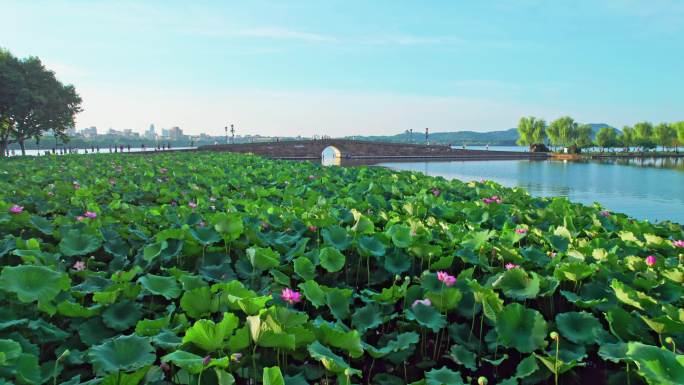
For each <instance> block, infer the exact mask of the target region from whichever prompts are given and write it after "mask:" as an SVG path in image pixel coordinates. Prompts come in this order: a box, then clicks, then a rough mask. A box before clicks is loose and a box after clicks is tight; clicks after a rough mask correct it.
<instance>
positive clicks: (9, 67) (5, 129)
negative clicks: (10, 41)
mask: <svg viewBox="0 0 684 385" xmlns="http://www.w3.org/2000/svg"><path fill="white" fill-rule="evenodd" d="M0 90H2V91H0V93H2V95H0V119H2V120H1V121H2V124H1V125H0V149H1V150H2V155H3V156H4V154H5V150H6V148H7V146H8V145H9V144H11V143H14V142H16V143H19V145H20V147H21V152H22V155H25V154H26V152H25V141H26V140H28V139H31V138H33V139H35V140H39V138H40V137H41V136H42V135H43V134H44V133H45V132H46V131H48V130H52V131H53V133H54V135H55V136H57V137H65V136H66V135H65V131H66V129H67V128H68V127H71V126H73V125H74V118H75V115H76V114H77V113H78V112H80V111H81V108H80V105H81V98H80V97H79V96H78V94H77V93H76V90H75V89H74V87H73V86H71V85H67V86H65V85H63V84H62V83H60V82H59V81H58V80H57V78H56V77H55V74H54V72H52V71H50V70H48V69H47V68H45V66H44V65H43V63H42V62H41V61H40V59H38V58H36V57H29V58H26V59H23V60H19V59H17V58H15V57H14V56H12V55H11V54H10V53H9V52H7V51H0Z"/></svg>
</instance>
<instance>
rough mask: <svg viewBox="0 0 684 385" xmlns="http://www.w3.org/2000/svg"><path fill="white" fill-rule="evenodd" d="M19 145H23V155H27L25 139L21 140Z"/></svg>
mask: <svg viewBox="0 0 684 385" xmlns="http://www.w3.org/2000/svg"><path fill="white" fill-rule="evenodd" d="M19 147H21V156H26V145H25V144H24V139H20V140H19Z"/></svg>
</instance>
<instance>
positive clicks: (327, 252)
mask: <svg viewBox="0 0 684 385" xmlns="http://www.w3.org/2000/svg"><path fill="white" fill-rule="evenodd" d="M318 259H319V260H320V261H321V266H323V268H324V269H325V270H327V271H329V272H331V273H332V272H336V271H340V270H342V268H343V267H344V263H345V261H346V257H345V256H344V254H342V253H340V252H339V251H338V250H337V249H336V248H334V247H324V248H322V249H321V250H320V251H319V254H318Z"/></svg>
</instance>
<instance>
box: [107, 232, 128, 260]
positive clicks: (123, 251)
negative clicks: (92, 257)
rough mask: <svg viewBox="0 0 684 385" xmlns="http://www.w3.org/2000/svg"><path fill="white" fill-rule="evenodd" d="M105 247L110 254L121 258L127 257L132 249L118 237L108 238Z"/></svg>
mask: <svg viewBox="0 0 684 385" xmlns="http://www.w3.org/2000/svg"><path fill="white" fill-rule="evenodd" d="M104 249H105V251H106V252H108V253H109V254H111V255H113V256H115V257H120V258H126V257H127V256H128V254H129V252H130V250H131V248H130V246H129V245H128V243H126V241H124V240H123V239H121V238H118V237H117V238H106V239H105V242H104Z"/></svg>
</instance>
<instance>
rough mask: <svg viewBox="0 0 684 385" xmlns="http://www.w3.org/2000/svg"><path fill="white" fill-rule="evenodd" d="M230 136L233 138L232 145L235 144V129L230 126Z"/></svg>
mask: <svg viewBox="0 0 684 385" xmlns="http://www.w3.org/2000/svg"><path fill="white" fill-rule="evenodd" d="M230 134H231V136H232V138H233V144H235V127H234V126H233V125H232V124H231V125H230Z"/></svg>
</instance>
